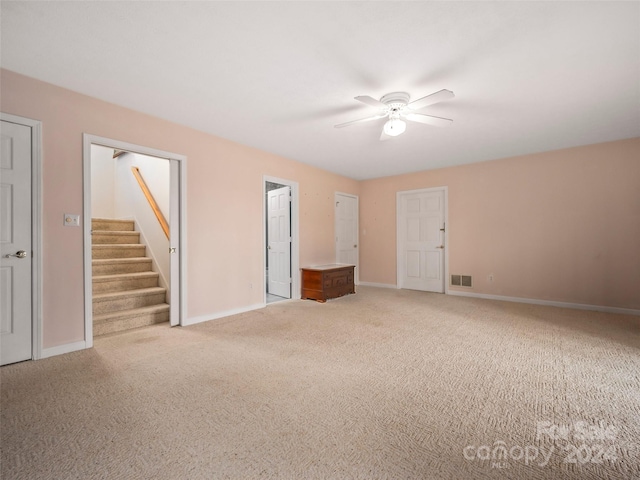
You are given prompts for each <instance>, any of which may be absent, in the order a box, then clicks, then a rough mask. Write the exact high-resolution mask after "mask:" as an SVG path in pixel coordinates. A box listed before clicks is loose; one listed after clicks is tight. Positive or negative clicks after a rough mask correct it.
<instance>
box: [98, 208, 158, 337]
mask: <svg viewBox="0 0 640 480" xmlns="http://www.w3.org/2000/svg"><path fill="white" fill-rule="evenodd" d="M91 243H92V245H91V250H92V276H93V335H94V336H98V335H104V334H107V333H114V332H120V331H123V330H129V329H131V328H137V327H143V326H146V325H153V324H155V323H162V322H168V321H169V305H168V304H167V303H166V288H162V287H159V286H158V279H159V276H160V275H159V274H158V273H156V272H153V271H152V270H151V258H149V257H146V256H145V250H146V247H145V246H144V245H143V244H141V243H140V233H138V232H135V231H134V222H133V220H110V219H103V218H94V219H92V220H91Z"/></svg>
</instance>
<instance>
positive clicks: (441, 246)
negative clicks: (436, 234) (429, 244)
mask: <svg viewBox="0 0 640 480" xmlns="http://www.w3.org/2000/svg"><path fill="white" fill-rule="evenodd" d="M436 248H444V245H438V246H437V247H436Z"/></svg>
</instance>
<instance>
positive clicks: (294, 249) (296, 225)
mask: <svg viewBox="0 0 640 480" xmlns="http://www.w3.org/2000/svg"><path fill="white" fill-rule="evenodd" d="M267 182H272V183H279V184H280V185H284V186H285V187H286V186H288V187H290V188H291V299H292V300H299V299H300V296H301V292H300V221H299V212H300V203H299V187H298V182H294V181H293V180H286V179H284V178H278V177H272V176H269V175H263V176H262V214H261V215H260V221H261V222H262V246H261V248H262V302H263V304H264V305H266V304H267V278H266V276H265V272H266V271H267V249H266V244H267V222H266V211H267V187H266V183H267Z"/></svg>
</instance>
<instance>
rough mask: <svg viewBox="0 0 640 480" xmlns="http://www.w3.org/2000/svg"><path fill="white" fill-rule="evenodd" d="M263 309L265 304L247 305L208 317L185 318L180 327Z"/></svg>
mask: <svg viewBox="0 0 640 480" xmlns="http://www.w3.org/2000/svg"><path fill="white" fill-rule="evenodd" d="M264 307H265V304H263V303H256V304H254V305H249V306H247V307H238V308H232V309H231V310H226V311H224V312H217V313H211V314H209V315H199V316H197V317H191V318H187V319H186V321H184V322H182V326H183V327H187V326H189V325H195V324H197V323H203V322H208V321H210V320H219V319H221V318H225V317H230V316H232V315H238V314H239V313H246V312H251V311H253V310H259V309H261V308H264Z"/></svg>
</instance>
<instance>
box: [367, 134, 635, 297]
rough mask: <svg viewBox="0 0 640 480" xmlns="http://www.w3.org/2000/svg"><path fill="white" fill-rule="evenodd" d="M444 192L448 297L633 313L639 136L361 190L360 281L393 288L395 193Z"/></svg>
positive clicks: (369, 183) (379, 183)
mask: <svg viewBox="0 0 640 480" xmlns="http://www.w3.org/2000/svg"><path fill="white" fill-rule="evenodd" d="M445 185H446V186H448V189H449V226H448V234H449V252H448V254H449V267H450V268H449V271H450V273H459V274H470V275H473V277H474V286H473V288H472V289H465V288H460V287H451V289H452V290H454V289H455V290H460V291H470V292H474V293H482V294H491V295H504V296H511V297H524V298H530V299H542V300H552V301H562V302H570V303H581V304H591V305H599V306H612V307H621V308H631V309H639V308H640V139H639V138H636V139H630V140H622V141H617V142H610V143H603V144H597V145H590V146H585V147H577V148H570V149H564V150H558V151H553V152H546V153H541V154H536V155H526V156H521V157H515V158H507V159H502V160H494V161H490V162H483V163H476V164H471V165H465V166H460V167H454V168H445V169H439V170H430V171H424V172H419V173H415V174H409V175H401V176H395V177H387V178H380V179H375V180H369V181H363V182H361V187H360V194H361V196H360V228H361V240H360V243H361V245H362V249H361V252H360V262H361V269H360V275H361V276H360V278H361V280H362V281H365V282H374V283H383V284H394V285H395V283H396V192H398V191H403V190H412V189H418V188H427V187H436V186H445ZM365 232H366V233H365ZM489 274H493V276H494V281H493V282H489V281H488V279H487V276H488V275H489Z"/></svg>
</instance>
